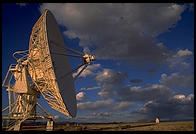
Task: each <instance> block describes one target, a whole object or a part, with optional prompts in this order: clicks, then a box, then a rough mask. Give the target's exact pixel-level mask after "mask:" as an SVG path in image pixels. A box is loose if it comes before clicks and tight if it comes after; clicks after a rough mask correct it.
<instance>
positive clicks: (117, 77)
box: [95, 69, 127, 98]
mask: <svg viewBox="0 0 196 134" xmlns="http://www.w3.org/2000/svg"><path fill="white" fill-rule="evenodd" d="M126 77H127V74H126V73H121V72H116V71H114V70H112V69H103V71H102V72H99V73H98V74H97V76H96V77H95V80H96V81H97V82H98V83H99V84H100V86H101V91H100V92H99V93H98V95H99V96H100V97H101V98H108V97H113V96H114V94H115V89H116V88H118V86H120V85H121V84H122V83H123V81H124V80H125V78H126Z"/></svg>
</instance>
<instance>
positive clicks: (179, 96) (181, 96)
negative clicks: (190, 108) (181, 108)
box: [173, 94, 185, 100]
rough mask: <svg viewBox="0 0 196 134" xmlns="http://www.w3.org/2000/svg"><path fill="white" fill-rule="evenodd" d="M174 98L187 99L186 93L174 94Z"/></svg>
mask: <svg viewBox="0 0 196 134" xmlns="http://www.w3.org/2000/svg"><path fill="white" fill-rule="evenodd" d="M173 98H175V99H179V100H182V99H185V95H183V94H177V95H174V96H173Z"/></svg>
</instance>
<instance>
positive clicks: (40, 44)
mask: <svg viewBox="0 0 196 134" xmlns="http://www.w3.org/2000/svg"><path fill="white" fill-rule="evenodd" d="M67 50H69V51H72V52H73V53H75V54H68V53H67ZM76 54H77V55H76ZM67 56H73V57H78V58H81V59H82V63H81V65H79V66H77V67H76V68H74V69H71V67H70V63H69V61H68V57H67ZM13 57H14V58H15V59H16V60H17V64H16V65H15V64H11V65H10V67H9V69H8V72H7V75H6V77H5V79H4V81H3V84H2V86H3V87H6V89H7V91H8V100H9V105H8V106H7V107H6V108H4V109H3V110H2V113H5V111H8V114H7V115H3V120H5V121H7V125H4V122H3V126H5V129H6V130H20V128H21V123H22V122H24V121H25V120H27V119H29V120H37V119H44V120H45V119H47V120H48V122H47V127H46V130H53V119H54V117H53V116H51V115H50V113H49V112H47V111H46V110H45V109H44V108H43V107H42V106H41V105H40V104H39V103H38V102H37V98H39V97H40V94H41V95H42V96H43V97H44V99H45V100H46V101H47V103H48V104H49V105H50V107H51V108H53V109H55V110H57V111H59V112H61V113H62V114H64V115H66V116H68V117H75V116H76V113H77V104H76V93H75V88H74V80H75V79H76V78H77V77H78V76H79V75H80V74H81V73H82V71H84V69H85V68H86V67H87V66H88V65H89V64H90V63H91V61H93V60H94V56H92V55H88V54H84V53H82V52H79V51H77V50H74V49H72V48H69V47H67V46H65V45H64V40H63V37H62V35H61V32H60V29H59V27H58V25H57V22H56V20H55V18H54V16H53V15H52V13H51V12H50V11H49V10H45V11H44V12H43V13H42V15H41V17H40V18H39V19H38V21H37V22H36V23H35V25H34V26H33V28H32V32H31V36H30V41H29V50H26V51H18V52H15V53H14V54H13ZM80 67H83V68H82V69H81V71H80V72H79V73H78V74H77V75H76V76H75V77H74V78H73V76H72V73H73V72H74V71H76V70H77V69H79V68H80ZM37 108H39V109H40V110H41V111H42V112H43V113H45V115H39V114H38V110H37Z"/></svg>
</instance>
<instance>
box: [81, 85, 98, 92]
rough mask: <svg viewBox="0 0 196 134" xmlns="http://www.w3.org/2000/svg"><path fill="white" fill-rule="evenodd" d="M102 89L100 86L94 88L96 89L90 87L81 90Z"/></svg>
mask: <svg viewBox="0 0 196 134" xmlns="http://www.w3.org/2000/svg"><path fill="white" fill-rule="evenodd" d="M100 88H101V87H100V86H94V87H88V88H81V89H80V90H88V91H90V90H96V89H100Z"/></svg>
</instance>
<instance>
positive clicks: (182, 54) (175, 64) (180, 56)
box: [167, 49, 193, 70]
mask: <svg viewBox="0 0 196 134" xmlns="http://www.w3.org/2000/svg"><path fill="white" fill-rule="evenodd" d="M192 54H193V53H192V52H191V51H190V50H188V49H185V50H179V51H178V52H177V53H176V54H173V55H171V56H170V57H168V59H167V62H168V63H169V67H170V68H171V69H181V70H184V69H187V68H189V67H190V63H188V62H186V60H187V59H188V58H190V56H191V55H192Z"/></svg>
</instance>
